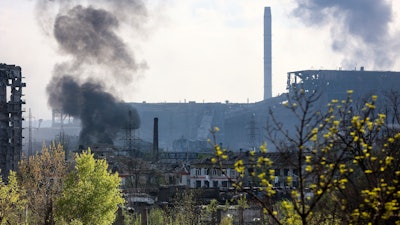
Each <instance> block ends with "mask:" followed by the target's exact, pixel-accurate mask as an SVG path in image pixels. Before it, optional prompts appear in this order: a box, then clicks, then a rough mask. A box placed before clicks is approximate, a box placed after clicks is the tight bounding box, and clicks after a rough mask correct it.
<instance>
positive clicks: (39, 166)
mask: <svg viewBox="0 0 400 225" xmlns="http://www.w3.org/2000/svg"><path fill="white" fill-rule="evenodd" d="M66 174H67V163H66V162H65V154H64V150H63V147H62V146H61V145H58V146H56V145H55V144H52V145H50V146H49V148H48V147H46V146H43V148H42V150H41V151H40V152H39V153H36V154H35V155H33V156H30V157H29V159H23V160H21V161H20V163H19V171H18V177H19V179H20V181H21V185H22V187H23V188H24V189H25V190H26V194H27V200H28V207H27V209H28V218H29V221H28V222H29V223H32V224H45V225H46V224H54V211H55V209H54V203H55V201H56V200H57V199H58V198H59V197H60V195H61V190H62V182H63V179H64V177H65V176H66Z"/></svg>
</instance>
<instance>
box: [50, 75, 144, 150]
mask: <svg viewBox="0 0 400 225" xmlns="http://www.w3.org/2000/svg"><path fill="white" fill-rule="evenodd" d="M103 89H104V87H102V86H101V84H100V83H98V82H91V81H86V82H84V83H83V84H79V83H78V82H76V81H75V80H74V78H73V77H71V76H67V75H66V76H60V77H58V78H57V79H53V83H52V85H49V86H48V87H47V91H48V92H49V93H51V94H52V95H51V98H49V104H50V105H51V107H52V108H56V109H62V110H63V112H64V113H67V114H69V115H71V116H74V117H77V118H80V119H81V121H82V130H81V133H80V138H79V139H80V142H81V143H83V144H97V143H107V144H112V143H113V140H114V138H115V137H116V133H117V132H118V131H120V130H121V128H125V127H127V126H129V127H130V128H132V129H137V128H139V127H140V119H139V115H138V113H137V111H136V110H135V109H134V108H133V107H131V106H130V105H128V104H125V103H123V102H121V101H118V100H117V99H115V97H114V96H112V95H111V94H110V93H107V92H104V90H103Z"/></svg>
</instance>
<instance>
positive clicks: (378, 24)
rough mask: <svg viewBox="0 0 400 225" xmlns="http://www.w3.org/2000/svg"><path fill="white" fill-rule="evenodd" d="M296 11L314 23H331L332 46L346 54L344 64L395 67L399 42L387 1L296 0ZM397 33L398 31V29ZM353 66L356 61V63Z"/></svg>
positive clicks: (318, 24) (307, 21) (319, 24)
mask: <svg viewBox="0 0 400 225" xmlns="http://www.w3.org/2000/svg"><path fill="white" fill-rule="evenodd" d="M297 2H298V4H297V8H296V9H295V10H294V12H293V14H294V15H295V16H296V17H298V18H300V19H301V20H302V21H303V22H305V23H306V24H309V25H314V26H323V25H327V24H330V25H331V36H332V40H333V42H332V46H331V47H332V49H333V50H335V51H338V52H341V53H344V55H346V57H347V58H346V59H345V62H344V64H352V63H354V62H357V60H358V62H363V63H365V65H367V64H368V65H374V66H375V67H377V68H388V67H391V66H393V64H394V59H395V57H397V56H398V54H399V53H398V52H399V51H398V50H399V48H400V42H399V41H398V39H397V38H395V37H396V36H397V35H395V34H392V33H391V32H390V29H389V28H390V23H391V22H392V19H393V9H392V5H391V3H390V2H388V1H386V0H379V1H376V0H335V1H331V0H297ZM396 32H398V31H396ZM353 65H354V64H353Z"/></svg>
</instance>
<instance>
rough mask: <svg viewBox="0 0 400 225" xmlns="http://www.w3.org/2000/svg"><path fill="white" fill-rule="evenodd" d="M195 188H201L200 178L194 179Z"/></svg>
mask: <svg viewBox="0 0 400 225" xmlns="http://www.w3.org/2000/svg"><path fill="white" fill-rule="evenodd" d="M196 188H201V180H196Z"/></svg>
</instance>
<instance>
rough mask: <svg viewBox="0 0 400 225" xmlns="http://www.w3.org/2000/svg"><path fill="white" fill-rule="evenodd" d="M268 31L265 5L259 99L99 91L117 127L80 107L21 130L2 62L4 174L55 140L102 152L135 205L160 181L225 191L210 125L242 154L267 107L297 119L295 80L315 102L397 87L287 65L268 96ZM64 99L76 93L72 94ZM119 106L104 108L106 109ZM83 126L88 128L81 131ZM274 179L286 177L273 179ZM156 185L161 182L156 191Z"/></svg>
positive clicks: (148, 199) (15, 92)
mask: <svg viewBox="0 0 400 225" xmlns="http://www.w3.org/2000/svg"><path fill="white" fill-rule="evenodd" d="M271 37H272V35H271V9H270V8H269V7H265V9H264V65H263V66H264V98H263V100H262V101H259V102H255V103H232V102H229V101H226V102H209V103H197V102H194V101H187V102H183V103H146V102H141V103H139V102H131V103H123V104H122V103H119V102H117V103H115V102H114V98H113V97H112V96H109V95H103V96H105V97H106V99H107V101H108V100H110V103H109V104H105V106H102V107H103V110H104V108H107V107H112V106H115V107H118V108H119V109H118V113H119V114H118V115H117V116H115V117H113V116H109V117H107V122H108V123H110V122H111V123H112V122H113V121H116V120H118V123H115V124H117V125H118V126H117V127H116V126H110V125H107V126H106V125H105V126H101V125H102V123H103V122H105V119H104V118H105V117H101V119H99V120H98V121H96V120H93V118H95V117H91V121H90V122H91V126H92V127H94V125H96V126H97V125H99V126H97V128H99V129H98V130H96V132H93V130H92V128H90V127H89V126H87V127H85V129H83V128H82V127H83V126H84V125H87V123H86V124H83V122H82V119H83V118H79V116H76V115H82V114H79V113H77V114H76V115H69V114H68V113H66V112H63V111H62V110H60V109H54V111H53V120H52V124H51V126H41V125H40V122H42V121H39V124H38V125H36V126H35V127H33V126H32V121H31V120H32V116H31V115H30V114H29V116H28V117H27V118H28V122H29V123H27V124H28V126H29V127H25V128H27V129H23V125H22V121H23V117H22V115H23V113H24V110H23V109H22V105H23V104H24V101H23V99H22V96H23V94H22V89H23V87H25V83H23V81H22V78H23V77H22V74H21V68H20V67H18V66H14V65H6V64H0V169H1V171H2V172H3V176H4V174H5V173H7V172H5V173H4V171H9V170H15V169H16V167H17V163H18V161H19V160H20V159H21V156H22V152H23V151H25V152H26V154H27V155H30V154H33V153H34V151H40V149H41V147H42V144H43V143H49V142H50V141H55V142H60V143H62V144H63V146H64V148H65V150H66V152H67V157H68V155H69V154H70V153H72V152H76V151H79V150H82V149H85V148H87V147H91V148H92V150H93V152H94V153H95V154H97V157H102V158H107V159H108V160H109V164H110V167H111V168H112V169H113V170H115V171H118V172H119V174H120V177H121V179H122V186H123V188H124V191H125V192H126V196H128V198H129V199H130V200H129V201H130V203H132V205H135V204H136V203H138V202H139V203H141V204H147V205H152V204H154V202H155V201H156V200H157V198H156V197H155V196H161V195H160V194H159V193H161V192H163V191H165V189H167V187H165V186H164V187H163V188H164V189H163V188H159V187H160V184H166V185H171V186H172V185H176V186H184V187H192V188H214V189H217V190H218V189H221V190H223V189H224V190H225V189H229V188H230V186H229V183H228V179H225V178H224V177H222V176H221V174H220V173H218V171H216V170H215V168H213V167H212V164H211V163H210V161H209V158H207V156H210V154H212V153H213V148H212V146H211V145H210V143H209V141H208V140H209V139H210V138H212V136H211V133H210V130H211V129H213V127H218V128H219V130H220V131H219V132H217V133H215V135H216V136H215V138H216V141H217V142H218V144H220V145H221V146H223V147H224V148H226V149H228V150H229V151H232V152H233V154H236V156H238V157H239V156H241V154H243V153H244V152H246V151H248V150H251V149H257V148H258V147H259V146H260V145H261V144H262V143H264V142H266V141H267V133H266V132H267V131H266V126H267V124H268V120H269V117H270V114H269V112H270V111H272V112H274V115H276V117H277V119H278V120H280V121H282V122H283V123H285V125H287V127H289V128H288V129H290V126H291V124H293V123H294V121H295V118H290V117H289V116H288V114H286V112H285V107H283V103H284V102H285V101H286V100H287V95H290V94H291V93H292V92H293V91H295V90H298V89H297V88H298V87H301V88H302V89H304V92H306V93H312V92H319V93H320V97H319V99H318V102H316V103H315V104H316V105H318V106H320V107H324V105H325V104H326V103H327V102H329V101H330V100H332V99H344V98H346V96H347V91H348V90H352V92H353V98H364V97H368V96H371V95H378V96H379V95H385V94H387V93H389V92H393V93H399V94H400V87H399V84H400V72H392V71H369V70H366V69H365V68H364V67H361V68H355V69H353V70H341V69H339V70H301V71H292V72H288V73H287V86H286V90H287V93H284V94H282V95H279V96H275V97H273V96H272V45H271V43H272V40H271ZM60 80H61V79H60ZM67 81H68V80H67ZM71 83H72V82H71ZM76 86H78V85H76ZM93 86H94V87H95V88H93V90H94V91H98V89H97V88H98V87H97V86H96V85H92V86H90V84H87V85H86V87H93ZM83 87H85V86H83ZM57 88H62V87H57ZM73 91H74V90H73ZM73 91H72V92H71V93H73ZM68 100H73V97H71V99H69V98H68ZM54 101H55V100H53V103H54ZM66 103H68V104H69V103H70V102H68V101H67V102H66ZM54 105H57V104H56V103H54ZM74 109H75V108H74ZM104 111H105V110H104ZM116 111H117V110H108V111H107V113H106V114H108V115H109V113H111V112H116ZM107 129H109V130H108V132H109V133H112V137H110V136H108V133H107V132H106V133H102V134H101V133H99V132H101V131H102V130H107ZM110 131H111V132H110ZM83 132H92V133H88V134H82V133H83ZM96 135H97V137H95V136H96ZM23 137H28V138H25V139H23ZM82 137H85V138H82ZM105 139H107V142H105V141H104V140H105ZM102 141H104V142H102ZM268 148H269V151H270V153H271V154H272V155H271V158H274V157H277V156H276V155H274V149H273V146H268ZM207 160H208V161H207ZM276 161H279V159H277V160H276ZM229 166H231V167H232V165H228V166H227V168H226V169H227V171H228V172H229V174H231V173H232V174H231V175H232V176H233V177H234V176H236V175H237V174H235V171H234V170H233V169H231V168H230V167H229ZM285 166H286V165H285V163H284V162H281V163H280V168H277V170H278V174H279V175H280V176H288V174H289V173H295V171H294V170H293V168H289V167H285ZM213 178H215V179H213ZM161 180H162V181H161ZM276 185H277V186H283V185H284V184H283V183H280V182H277V183H276ZM154 187H157V188H159V189H157V190H154ZM162 196H163V197H165V196H167V195H162ZM160 199H161V197H160ZM160 199H159V200H160Z"/></svg>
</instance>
